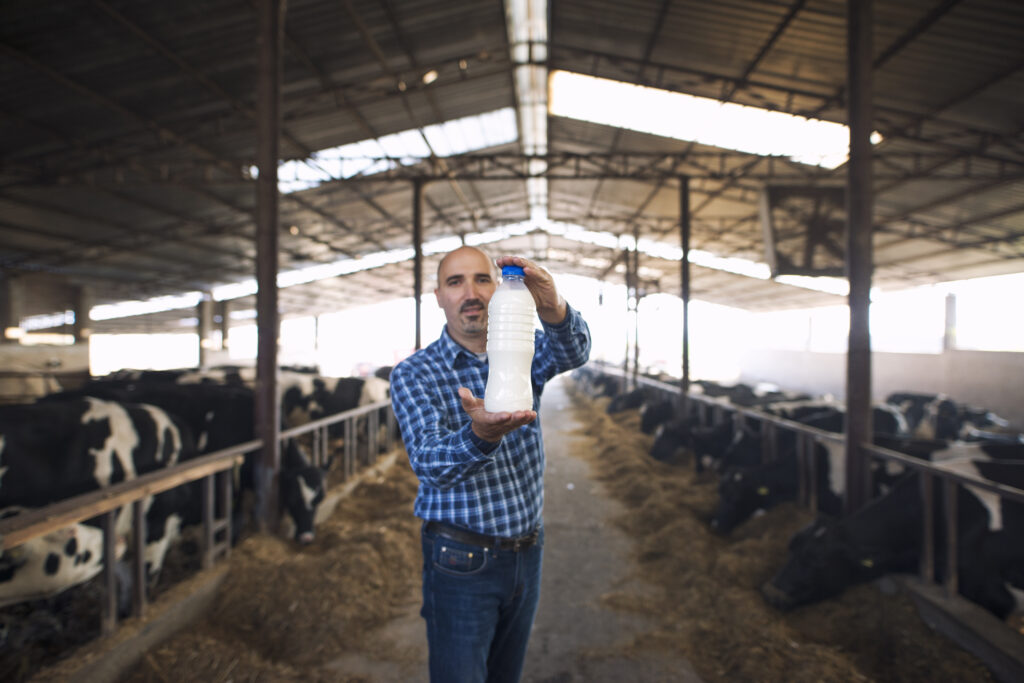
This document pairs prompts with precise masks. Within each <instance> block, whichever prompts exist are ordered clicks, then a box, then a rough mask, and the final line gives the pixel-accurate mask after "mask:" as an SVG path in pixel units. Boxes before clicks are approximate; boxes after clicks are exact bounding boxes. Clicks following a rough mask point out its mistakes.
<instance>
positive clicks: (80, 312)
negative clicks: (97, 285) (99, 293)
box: [72, 285, 92, 344]
mask: <svg viewBox="0 0 1024 683" xmlns="http://www.w3.org/2000/svg"><path fill="white" fill-rule="evenodd" d="M90 310H92V290H91V289H90V288H89V287H86V286H84V285H82V286H80V287H78V289H77V290H75V326H74V328H73V330H72V334H74V336H75V343H76V344H88V343H89V337H90V336H91V335H92V322H91V321H90V320H89V311H90Z"/></svg>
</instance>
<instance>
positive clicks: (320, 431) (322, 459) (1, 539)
mask: <svg viewBox="0 0 1024 683" xmlns="http://www.w3.org/2000/svg"><path fill="white" fill-rule="evenodd" d="M381 410H384V411H385V416H386V417H385V421H384V422H385V425H386V426H387V431H386V433H385V435H384V436H383V439H381V435H380V434H379V432H380V429H379V427H380V411H381ZM363 422H365V423H366V424H367V429H366V436H367V439H366V444H367V447H366V451H365V452H364V453H360V448H359V445H358V444H357V443H356V442H357V441H358V440H359V439H358V438H357V433H358V432H359V429H358V427H359V426H361V423H363ZM339 423H340V424H341V425H342V429H343V433H344V447H343V449H342V451H343V452H342V463H341V467H342V471H343V474H344V478H345V479H348V478H349V477H350V476H352V475H353V474H354V473H355V471H356V469H357V464H358V465H371V464H373V462H375V461H376V459H377V456H378V455H379V451H380V446H381V445H382V444H383V445H384V447H385V450H386V451H390V450H391V449H392V448H393V446H394V432H395V429H394V425H395V418H394V413H393V412H392V410H391V404H390V402H388V401H381V402H379V403H374V404H371V405H366V406H360V407H359V408H355V409H353V410H349V411H345V412H343V413H338V414H336V415H330V416H327V417H324V418H321V419H318V420H316V421H313V422H309V423H307V424H304V425H300V426H298V427H293V428H290V429H287V430H283V431H282V432H281V434H280V437H279V438H280V440H281V442H284V441H286V440H288V439H292V438H297V437H300V436H303V435H306V434H311V435H312V442H313V448H312V452H313V463H314V464H316V465H318V466H326V464H327V463H328V462H330V453H329V449H328V442H329V429H330V427H332V426H334V425H337V424H339ZM262 447H263V442H262V441H261V440H259V439H256V440H252V441H247V442H245V443H241V444H237V445H235V446H231V447H230V448H225V449H223V450H220V451H217V452H215V453H209V454H205V455H201V456H199V457H196V458H192V459H190V460H187V461H185V462H180V463H177V464H175V465H171V466H170V467H166V468H164V469H161V470H158V471H155V472H149V473H146V474H143V475H140V476H138V477H136V478H134V479H132V480H130V481H123V482H119V483H117V484H113V485H111V486H108V487H106V488H102V489H98V490H96V491H90V492H89V493H85V494H82V495H78V496H74V497H72V498H67V499H64V500H61V501H58V502H56V503H53V504H51V505H47V506H45V507H40V508H35V509H32V510H28V511H27V512H25V513H24V514H20V515H17V516H15V517H10V518H7V519H3V520H0V550H7V549H10V548H13V547H15V546H18V545H21V544H23V543H27V542H29V541H32V540H34V539H36V538H39V537H41V536H44V535H46V534H48V533H50V532H53V531H56V530H58V529H62V528H64V527H67V526H70V525H72V524H77V523H79V522H82V521H85V520H91V519H94V518H97V517H99V518H100V519H101V524H102V529H103V567H104V569H103V578H102V582H103V585H104V590H105V600H104V601H103V605H102V615H101V619H100V624H101V635H103V636H109V635H111V634H112V633H113V632H114V631H115V629H116V627H117V615H118V609H117V589H116V574H115V572H114V565H115V562H116V561H117V558H116V554H117V551H116V541H117V537H116V536H117V535H116V533H115V525H116V522H117V515H118V511H119V510H120V509H121V508H123V507H125V506H130V510H131V513H130V514H131V516H132V517H131V522H132V539H131V541H132V547H133V548H134V550H135V552H134V555H133V558H132V563H131V571H132V577H133V593H132V615H133V616H143V615H144V614H145V611H146V591H145V586H146V580H145V579H146V577H145V571H146V570H145V554H144V552H143V549H144V547H145V533H146V529H145V516H144V509H143V499H145V498H147V497H149V496H154V495H156V494H159V493H162V492H164V491H169V490H171V489H173V488H176V487H178V486H185V485H187V484H190V483H192V482H194V481H197V480H198V481H201V484H200V486H201V498H202V536H201V538H202V542H201V545H202V551H201V552H202V567H203V568H204V569H208V568H210V567H212V566H213V565H214V564H215V562H216V561H217V560H218V559H220V558H223V557H226V556H227V555H228V554H229V553H230V548H231V537H232V533H231V513H232V502H233V496H232V477H231V476H230V472H229V470H231V469H232V468H234V467H235V466H236V465H240V464H241V463H242V462H243V460H244V458H245V456H246V455H247V454H249V453H252V452H255V451H257V450H259V449H261V448H262ZM360 456H361V457H360ZM357 460H359V462H358V463H357ZM218 505H219V506H220V509H221V510H222V511H223V516H216V510H217V508H218Z"/></svg>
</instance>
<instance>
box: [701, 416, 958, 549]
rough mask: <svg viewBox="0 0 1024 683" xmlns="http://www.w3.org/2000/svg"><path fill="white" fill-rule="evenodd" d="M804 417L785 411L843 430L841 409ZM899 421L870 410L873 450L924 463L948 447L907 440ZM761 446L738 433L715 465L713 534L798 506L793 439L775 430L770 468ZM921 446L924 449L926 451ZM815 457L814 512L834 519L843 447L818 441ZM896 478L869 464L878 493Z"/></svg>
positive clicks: (890, 470) (892, 471) (754, 434)
mask: <svg viewBox="0 0 1024 683" xmlns="http://www.w3.org/2000/svg"><path fill="white" fill-rule="evenodd" d="M805 412H807V411H806V410H805V409H804V408H803V407H801V408H799V409H797V410H787V411H786V415H787V417H788V418H789V419H793V420H794V421H796V422H800V423H802V424H806V425H808V426H810V427H814V428H816V429H820V430H823V431H827V432H833V433H837V434H838V433H842V431H843V430H844V429H845V422H846V414H845V412H844V411H843V410H842V409H840V408H836V407H832V408H825V409H820V407H819V409H818V412H816V413H811V414H809V415H805V414H804V413H805ZM899 418H900V416H898V415H894V414H893V411H892V410H891V408H890V407H889V406H875V407H874V416H873V421H874V423H875V424H876V425H879V426H880V427H881V430H879V431H876V433H875V436H874V442H875V443H876V444H878V445H882V446H886V447H888V448H891V449H893V450H898V451H900V452H904V453H909V454H912V455H917V456H918V457H928V455H929V454H930V453H931V452H932V451H934V450H936V449H937V448H939V447H940V446H941V447H945V446H946V442H944V441H929V442H922V441H920V440H916V441H915V440H912V439H910V438H909V437H906V436H905V435H904V434H903V433H902V430H904V429H905V423H903V421H902V420H901V419H899ZM876 428H877V427H876ZM761 445H762V442H761V436H760V433H759V432H758V431H756V430H754V429H750V428H744V429H742V430H737V432H736V435H735V437H734V439H733V441H732V443H730V445H729V446H728V447H727V448H726V450H725V452H724V453H723V454H722V456H721V458H720V459H719V460H718V462H717V465H718V467H719V469H720V470H721V471H723V472H724V474H723V476H722V478H721V480H720V481H719V487H718V494H719V495H718V505H717V508H716V511H715V514H714V516H713V518H712V521H711V526H712V528H713V529H715V531H717V532H719V533H722V534H726V533H729V532H730V531H732V530H733V529H734V528H736V526H738V525H739V524H741V523H743V522H744V521H746V520H747V519H749V518H750V517H751V516H752V515H753V514H755V513H756V512H758V511H764V510H767V509H769V508H771V507H774V506H775V505H778V504H780V503H783V502H786V501H791V500H796V498H797V494H798V492H799V469H798V461H797V457H796V439H795V435H794V433H793V432H791V431H790V430H788V429H780V430H778V432H777V434H776V448H777V453H778V457H777V458H776V460H775V461H774V462H770V463H766V464H762V454H761ZM925 445H927V446H928V449H927V450H926V449H925ZM813 452H814V457H815V459H816V466H815V472H816V474H817V480H816V483H815V487H816V491H817V493H818V508H817V511H818V512H822V513H824V514H829V515H838V514H840V512H841V511H842V504H843V497H844V496H845V493H846V481H845V474H846V463H845V457H846V455H845V454H846V448H845V443H843V442H839V441H823V442H817V441H816V442H815V445H814V449H813ZM896 474H902V469H900V468H895V467H893V466H888V467H887V466H886V465H884V464H882V463H877V462H872V481H873V485H874V486H875V487H876V490H877V492H882V491H883V490H884V487H887V486H889V485H891V483H892V481H893V479H894V477H895V475H896Z"/></svg>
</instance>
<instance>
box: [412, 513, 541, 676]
mask: <svg viewBox="0 0 1024 683" xmlns="http://www.w3.org/2000/svg"><path fill="white" fill-rule="evenodd" d="M421 538H422V542H423V608H422V610H420V615H421V616H422V617H423V618H424V620H426V622H427V644H428V645H429V648H430V680H431V683H485V682H487V683H496V682H498V681H511V682H515V681H518V680H519V676H520V675H521V674H522V671H523V660H524V659H525V657H526V644H527V642H528V641H529V639H530V629H531V628H532V627H533V617H534V614H536V612H537V602H538V600H539V599H540V573H541V560H542V556H543V545H544V530H543V528H542V529H541V530H540V536H539V538H538V539H537V543H536V545H533V546H531V547H529V548H526V549H525V550H520V551H518V552H514V551H511V550H490V549H484V548H481V547H479V546H475V545H469V544H466V543H460V542H458V541H453V540H451V539H448V538H443V537H441V536H437V535H435V534H432V533H428V532H427V531H426V530H425V529H424V530H423V531H422V533H421Z"/></svg>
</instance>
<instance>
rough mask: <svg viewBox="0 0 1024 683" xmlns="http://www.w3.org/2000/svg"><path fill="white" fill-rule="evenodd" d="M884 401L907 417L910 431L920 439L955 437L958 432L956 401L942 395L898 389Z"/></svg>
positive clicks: (958, 419)
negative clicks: (900, 390) (899, 390)
mask: <svg viewBox="0 0 1024 683" xmlns="http://www.w3.org/2000/svg"><path fill="white" fill-rule="evenodd" d="M885 402H886V403H888V404H891V405H893V406H896V407H897V408H899V409H900V411H901V412H902V413H903V415H904V416H905V417H906V420H907V424H908V426H909V430H910V433H911V434H913V435H914V436H916V437H918V438H922V439H956V438H957V437H958V436H959V435H960V417H959V408H958V407H957V404H956V403H955V402H953V401H952V400H950V398H949V397H947V396H945V395H943V394H916V393H911V392H897V393H893V394H889V395H888V396H887V397H886V398H885Z"/></svg>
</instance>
